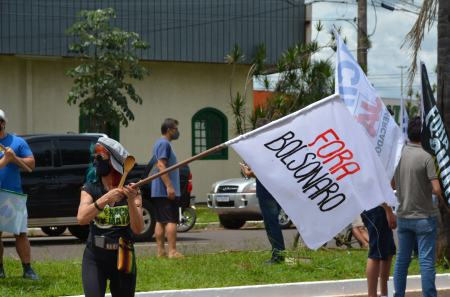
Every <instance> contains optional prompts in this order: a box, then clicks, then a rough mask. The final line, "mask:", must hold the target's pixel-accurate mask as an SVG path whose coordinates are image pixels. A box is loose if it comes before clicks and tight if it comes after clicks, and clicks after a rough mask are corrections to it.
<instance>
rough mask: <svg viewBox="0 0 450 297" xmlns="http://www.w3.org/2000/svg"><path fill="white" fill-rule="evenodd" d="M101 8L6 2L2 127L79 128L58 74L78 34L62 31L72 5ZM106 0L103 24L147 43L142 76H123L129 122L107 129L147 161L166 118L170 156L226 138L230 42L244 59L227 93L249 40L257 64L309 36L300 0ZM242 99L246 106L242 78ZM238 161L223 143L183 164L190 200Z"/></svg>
mask: <svg viewBox="0 0 450 297" xmlns="http://www.w3.org/2000/svg"><path fill="white" fill-rule="evenodd" d="M42 5H44V4H42ZM104 5H105V4H104V1H99V0H92V1H90V2H89V3H84V4H83V3H80V5H72V4H70V3H66V2H62V1H54V2H51V3H50V2H49V3H45V14H42V13H38V11H37V10H36V9H35V7H33V3H31V2H30V3H21V2H20V3H19V2H18V3H13V2H11V3H10V4H9V6H8V8H9V13H8V16H7V17H6V16H5V18H4V19H3V22H2V30H0V89H1V92H0V109H2V110H4V111H5V113H6V117H7V118H8V120H9V122H8V125H7V132H9V133H14V134H17V135H24V134H37V133H67V132H74V133H80V132H85V131H86V130H87V127H89V125H90V124H89V123H90V119H89V118H87V119H86V118H80V113H79V109H78V106H74V105H72V106H70V105H69V104H68V103H67V99H68V92H69V91H70V89H71V88H72V87H73V86H74V83H73V79H72V78H68V77H66V76H64V72H65V71H66V70H68V69H69V68H74V67H76V66H77V65H79V64H80V62H79V61H75V60H74V59H73V54H71V53H69V52H68V46H69V45H70V44H73V43H75V42H79V39H78V38H76V37H71V36H68V35H67V34H66V33H65V32H66V30H67V29H68V28H70V27H71V26H73V24H74V23H75V22H77V21H78V19H77V17H76V16H77V14H78V12H79V11H81V10H93V9H100V8H103V9H104V8H106V7H104ZM108 6H109V7H111V8H113V9H114V10H115V12H116V15H117V16H116V17H115V18H113V19H111V22H110V25H111V26H112V27H118V28H120V29H122V30H124V31H128V32H136V33H138V34H139V35H140V38H141V40H145V41H148V42H149V44H150V46H151V47H150V49H148V50H145V51H143V50H137V52H136V53H137V55H138V56H139V58H140V59H141V62H140V64H141V65H143V66H144V67H146V68H147V69H148V70H149V72H150V76H149V77H145V78H144V81H137V80H135V81H132V84H133V86H134V87H135V89H136V93H137V94H138V95H140V96H141V97H142V99H143V104H142V105H138V104H134V103H133V102H132V101H131V100H129V107H130V109H131V110H132V112H133V113H134V116H135V121H130V122H129V126H128V127H123V126H117V127H115V128H114V132H113V133H112V134H111V136H112V137H113V138H116V139H119V140H120V142H121V143H122V144H123V145H124V147H125V148H126V149H127V150H128V151H129V152H130V153H131V154H132V155H133V156H135V158H136V160H137V161H138V162H142V163H147V162H148V161H149V160H150V158H151V156H152V150H153V145H154V143H155V142H156V140H157V139H158V138H159V137H161V132H160V126H161V123H162V121H163V120H164V119H165V118H167V117H172V118H175V119H177V120H178V121H179V123H180V125H179V128H180V139H179V140H176V141H174V142H173V143H172V144H173V147H174V150H175V152H176V154H177V159H178V161H182V160H185V159H187V158H189V157H192V156H193V155H195V154H197V153H199V152H201V151H204V150H206V149H209V148H211V147H213V146H215V145H217V144H219V143H222V142H224V141H227V140H229V139H231V138H233V137H234V134H233V131H232V121H233V119H232V118H231V116H230V110H229V100H230V89H229V88H230V85H229V83H230V76H231V73H232V66H230V65H228V64H227V63H226V61H225V56H227V55H228V54H229V53H230V52H231V50H232V49H233V47H234V46H235V45H238V46H239V48H240V49H241V50H242V54H243V55H244V57H245V60H244V61H241V64H240V65H239V67H236V73H235V76H234V79H233V90H232V92H233V94H234V95H235V94H236V92H238V91H239V92H240V93H241V94H242V93H243V92H244V84H245V81H246V78H247V73H248V71H249V69H250V65H251V63H252V57H253V55H254V54H255V49H256V48H257V46H260V45H261V44H264V45H265V46H266V55H267V60H266V62H267V64H268V65H275V63H276V62H277V59H278V58H280V57H281V56H282V53H283V52H284V51H285V50H286V49H287V48H289V47H294V46H296V45H297V44H298V43H299V42H301V43H305V42H306V41H307V40H308V38H309V39H310V32H309V30H310V27H311V26H310V22H309V21H305V20H306V19H308V18H310V15H311V13H310V11H309V14H308V15H307V12H306V6H305V5H304V0H301V1H294V2H293V3H287V2H284V1H278V2H274V3H272V4H270V5H266V4H265V3H264V2H261V1H256V0H245V1H242V2H238V3H235V2H229V1H225V0H219V1H218V2H217V3H212V2H208V1H206V2H204V3H202V2H198V3H197V2H195V3H194V2H192V3H191V2H189V1H188V2H186V1H181V0H175V2H174V3H172V4H171V5H168V4H167V3H166V2H165V1H159V0H149V1H145V2H142V1H125V2H120V1H118V2H117V1H116V2H111V3H108ZM23 11H29V13H27V14H23V13H21V12H23ZM187 11H189V13H186V12H187ZM275 12H276V13H275ZM180 16H181V18H180ZM308 28H309V29H308ZM79 103H80V101H78V102H77V105H78V104H79ZM247 105H248V109H247V110H248V112H249V113H250V111H251V109H252V108H253V88H252V85H251V84H250V85H249V88H248V90H247ZM239 162H241V159H240V158H239V156H238V155H237V154H236V152H235V151H234V150H233V149H232V148H227V149H226V150H223V151H222V152H221V153H219V154H216V155H214V156H211V157H209V158H207V159H205V160H199V161H196V162H194V163H192V164H191V165H190V168H191V172H192V174H193V192H192V194H193V195H195V196H196V197H197V202H201V201H206V194H207V193H208V192H209V190H210V186H211V185H212V184H213V183H214V182H215V181H217V180H223V179H228V178H234V177H240V174H239V171H240V169H241V167H240V165H239Z"/></svg>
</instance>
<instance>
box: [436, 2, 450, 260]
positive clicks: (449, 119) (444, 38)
mask: <svg viewBox="0 0 450 297" xmlns="http://www.w3.org/2000/svg"><path fill="white" fill-rule="evenodd" d="M449 14H450V1H448V0H439V11H438V64H437V106H438V108H439V109H441V114H442V115H443V121H444V123H445V126H446V130H447V131H450V129H449V128H450V72H449V70H450V67H449V66H450V19H449ZM448 136H449V135H448V133H447V137H448ZM439 210H440V215H439V217H438V238H437V254H436V258H437V259H438V260H440V259H441V258H442V253H443V252H444V250H445V249H446V248H447V247H449V246H450V214H449V213H448V212H447V211H446V210H445V209H444V206H443V205H442V203H441V201H439ZM446 257H447V259H450V248H447V249H446Z"/></svg>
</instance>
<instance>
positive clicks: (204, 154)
mask: <svg viewBox="0 0 450 297" xmlns="http://www.w3.org/2000/svg"><path fill="white" fill-rule="evenodd" d="M226 147H227V146H226V145H225V144H224V143H222V144H219V145H218V146H215V147H213V148H211V149H209V150H207V151H204V152H203V153H200V154H198V155H196V156H194V157H191V158H189V159H187V160H184V161H183V162H180V163H178V164H175V165H173V166H172V167H169V168H167V169H166V170H163V171H161V172H158V173H157V174H155V175H152V176H149V177H147V178H145V179H143V180H141V181H139V182H137V183H135V184H134V185H132V186H131V187H132V188H133V189H136V188H139V187H140V186H142V185H144V184H146V183H148V182H150V181H152V180H154V179H156V178H158V177H161V176H162V175H164V174H166V173H169V172H171V171H173V170H175V169H178V168H180V167H183V166H184V165H186V164H189V163H191V162H193V161H195V160H198V159H200V158H203V157H204V156H207V155H209V154H212V153H215V152H217V151H220V150H221V149H224V148H226Z"/></svg>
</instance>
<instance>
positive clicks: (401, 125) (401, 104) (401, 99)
mask: <svg viewBox="0 0 450 297" xmlns="http://www.w3.org/2000/svg"><path fill="white" fill-rule="evenodd" d="M400 108H401V110H402V112H401V114H400V115H401V116H402V117H401V119H400V130H402V133H403V125H404V124H403V120H404V118H405V110H404V109H405V107H404V106H403V90H402V93H401V94H400Z"/></svg>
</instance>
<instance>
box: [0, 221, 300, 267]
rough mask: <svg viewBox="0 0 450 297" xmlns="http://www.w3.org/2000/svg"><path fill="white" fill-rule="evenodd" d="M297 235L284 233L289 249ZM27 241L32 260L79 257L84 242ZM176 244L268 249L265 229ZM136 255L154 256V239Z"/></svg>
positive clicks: (8, 248) (202, 235)
mask: <svg viewBox="0 0 450 297" xmlns="http://www.w3.org/2000/svg"><path fill="white" fill-rule="evenodd" d="M36 233H38V232H36ZM296 233H297V230H296V229H290V230H284V231H283V234H284V237H285V241H286V244H287V245H288V246H290V245H292V242H293V238H294V235H295V234H296ZM29 239H30V243H31V258H32V259H33V261H42V260H62V259H75V258H81V257H82V255H83V250H84V243H83V242H81V241H79V240H77V238H75V237H73V236H70V235H61V236H57V237H50V236H46V235H45V236H34V237H30V238H29ZM2 240H3V245H4V247H5V252H4V255H5V257H15V258H18V255H17V253H16V249H15V247H14V238H2ZM178 245H179V249H180V252H182V253H194V252H195V253H198V252H209V253H214V252H219V251H223V250H238V251H247V250H262V249H266V250H267V249H269V248H270V245H269V241H268V240H267V236H266V233H265V230H264V229H259V228H256V227H253V228H243V229H240V230H227V229H212V230H211V229H208V230H204V229H193V230H190V231H189V232H186V233H178ZM136 252H137V254H138V256H145V255H155V254H156V240H155V238H152V239H151V240H150V242H145V243H137V244H136Z"/></svg>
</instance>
